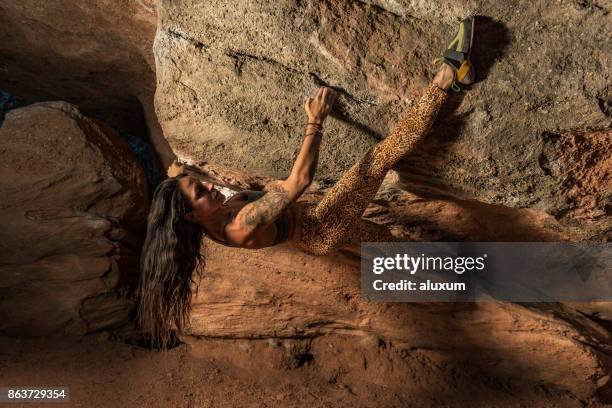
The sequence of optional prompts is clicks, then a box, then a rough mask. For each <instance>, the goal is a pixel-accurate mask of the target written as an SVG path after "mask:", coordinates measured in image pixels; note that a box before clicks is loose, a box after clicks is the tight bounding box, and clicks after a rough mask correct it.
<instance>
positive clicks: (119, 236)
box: [0, 102, 148, 335]
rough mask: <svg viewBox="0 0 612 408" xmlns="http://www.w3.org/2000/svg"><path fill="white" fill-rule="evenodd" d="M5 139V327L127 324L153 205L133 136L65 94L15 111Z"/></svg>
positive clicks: (1, 241) (78, 329)
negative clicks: (126, 137) (128, 138)
mask: <svg viewBox="0 0 612 408" xmlns="http://www.w3.org/2000/svg"><path fill="white" fill-rule="evenodd" d="M0 140H2V142H1V144H0V150H1V151H2V163H1V164H0V197H1V198H0V207H1V209H2V211H1V212H0V224H1V225H2V229H1V230H0V315H2V319H1V321H0V333H4V334H10V335H45V334H51V333H55V332H61V331H66V332H69V333H75V334H84V333H87V332H91V331H97V330H101V329H106V328H112V327H116V326H118V325H121V324H123V323H125V322H126V321H127V319H128V315H129V312H130V310H131V308H132V306H133V297H129V296H128V295H129V293H124V292H125V291H126V290H129V288H130V285H132V284H133V283H134V279H135V278H137V276H138V268H137V254H138V247H139V243H140V240H141V239H142V233H143V227H144V218H145V215H146V212H147V207H148V206H147V191H146V183H145V179H144V174H143V172H142V170H141V169H140V167H139V165H138V163H137V161H136V158H135V157H134V156H133V154H132V152H131V151H130V150H129V147H128V146H127V144H126V143H125V142H124V141H123V140H122V139H121V138H120V137H119V136H118V135H117V134H115V133H114V132H113V131H111V130H110V129H109V128H107V127H104V126H103V125H98V124H96V123H94V122H92V121H91V120H89V119H87V118H85V117H84V116H82V115H81V114H80V113H79V112H78V110H77V109H76V108H75V107H74V106H72V105H70V104H67V103H64V102H45V103H39V104H34V105H30V106H28V107H25V108H20V109H16V110H13V111H11V112H10V113H9V114H8V115H7V117H6V120H5V122H4V125H3V126H2V127H1V128H0Z"/></svg>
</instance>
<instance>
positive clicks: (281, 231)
mask: <svg viewBox="0 0 612 408" xmlns="http://www.w3.org/2000/svg"><path fill="white" fill-rule="evenodd" d="M264 194H266V192H265V191H255V190H244V191H240V192H238V193H236V195H235V196H233V197H231V198H230V199H229V200H228V202H229V201H230V200H233V199H234V198H235V197H236V196H239V195H242V196H243V197H244V198H245V199H246V202H245V205H246V204H248V203H252V202H253V201H256V200H258V199H260V198H261V197H262V196H263V195H264ZM234 217H236V214H234V215H233V216H232V217H231V218H230V219H229V220H228V221H227V222H226V223H225V225H224V226H223V241H220V240H218V239H216V238H214V237H212V236H211V235H208V237H209V238H211V239H212V240H213V241H216V242H218V243H220V244H223V245H226V246H232V245H230V244H229V243H228V242H227V236H226V235H225V227H226V226H227V224H229V223H230V222H232V221H233V220H234ZM274 224H275V225H276V237H274V243H273V245H277V244H280V243H283V242H285V241H287V240H288V239H289V233H290V231H291V217H290V215H289V211H288V210H285V211H284V212H283V213H282V214H281V216H280V217H278V218H277V219H276V221H274Z"/></svg>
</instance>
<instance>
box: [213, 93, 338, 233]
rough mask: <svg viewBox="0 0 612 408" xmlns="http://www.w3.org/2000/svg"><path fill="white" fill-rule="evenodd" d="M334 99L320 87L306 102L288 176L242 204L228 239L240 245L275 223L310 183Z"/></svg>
mask: <svg viewBox="0 0 612 408" xmlns="http://www.w3.org/2000/svg"><path fill="white" fill-rule="evenodd" d="M335 99H336V92H335V91H334V90H333V89H331V88H326V87H321V88H320V89H319V91H318V92H317V94H316V95H315V97H314V98H310V99H308V100H307V101H306V105H305V109H306V113H307V114H308V125H307V126H306V135H305V137H304V142H303V143H302V148H301V149H300V152H299V154H298V156H297V158H296V160H295V163H294V164H293V168H292V170H291V174H290V175H289V177H287V179H286V180H284V181H282V182H280V183H277V184H274V185H272V186H269V187H268V190H267V192H266V194H265V195H264V196H263V197H261V198H260V199H259V200H257V201H254V202H252V203H250V204H247V205H245V206H244V207H243V208H242V209H241V210H240V212H239V213H238V214H237V215H236V218H235V219H234V221H233V222H231V223H230V224H228V225H227V227H226V231H225V232H226V235H227V236H228V237H231V239H232V240H234V241H238V242H243V243H244V242H247V241H249V240H250V239H251V238H252V236H253V233H254V232H255V231H256V230H257V229H258V228H260V227H263V226H267V225H269V224H271V223H272V222H274V220H276V219H277V218H278V217H279V216H280V215H281V214H282V213H283V211H285V210H286V209H287V207H288V206H289V205H290V204H291V203H293V202H294V201H296V200H297V199H298V198H299V197H300V196H301V195H302V194H303V193H304V191H305V190H306V188H308V186H309V185H310V184H311V183H312V181H313V179H314V175H315V171H316V168H317V162H318V158H319V146H320V145H321V130H322V127H323V122H324V121H325V118H326V117H327V115H328V114H329V112H330V111H331V108H332V106H333V104H334V101H335Z"/></svg>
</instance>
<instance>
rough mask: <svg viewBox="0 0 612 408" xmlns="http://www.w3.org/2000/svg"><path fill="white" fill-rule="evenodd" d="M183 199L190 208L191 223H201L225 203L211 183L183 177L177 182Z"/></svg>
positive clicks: (223, 197) (222, 196) (221, 195)
mask: <svg viewBox="0 0 612 408" xmlns="http://www.w3.org/2000/svg"><path fill="white" fill-rule="evenodd" d="M178 184H179V188H180V190H181V193H182V194H183V197H185V199H186V200H187V202H188V203H189V205H190V207H191V216H190V220H191V221H195V222H198V221H203V220H205V219H206V218H208V217H209V216H211V215H212V214H214V213H215V211H217V210H218V209H219V208H220V207H221V206H222V205H223V203H224V202H225V196H224V195H223V194H221V193H220V192H219V191H218V190H216V189H215V185H214V184H213V183H207V182H205V181H200V180H198V179H197V178H195V177H191V176H185V177H181V178H180V179H179V181H178Z"/></svg>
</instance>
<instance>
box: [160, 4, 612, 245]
mask: <svg viewBox="0 0 612 408" xmlns="http://www.w3.org/2000/svg"><path fill="white" fill-rule="evenodd" d="M468 13H477V14H478V15H479V16H481V17H479V18H478V20H477V31H476V40H475V41H476V46H475V50H474V51H475V53H474V60H475V64H476V67H477V69H478V76H479V83H477V84H476V85H475V86H473V87H472V89H471V90H470V91H469V92H466V93H462V94H461V95H454V96H452V97H451V101H449V103H448V104H447V106H446V108H445V109H444V110H443V112H442V113H441V115H440V120H439V121H438V123H437V124H436V127H435V129H434V130H433V132H432V134H431V135H429V136H428V138H427V140H426V141H425V142H424V143H423V144H422V146H419V148H418V149H417V150H416V151H415V152H414V154H413V155H411V156H410V157H408V158H407V160H406V161H405V162H404V163H402V164H401V165H400V166H398V170H399V171H400V173H401V180H402V182H403V183H404V186H405V187H406V188H408V189H410V190H412V191H413V192H417V193H419V194H421V195H431V194H445V195H454V196H458V197H460V198H468V199H475V200H478V201H482V202H485V203H490V204H499V205H504V206H508V207H514V208H517V207H519V208H520V207H531V208H534V209H537V210H540V211H544V212H547V213H549V214H553V215H554V216H556V217H557V219H559V220H560V221H562V222H563V223H566V224H567V225H578V226H580V227H581V228H583V229H584V231H582V233H581V234H578V235H579V237H580V238H581V239H584V238H593V237H598V238H601V237H602V236H604V235H605V234H606V232H607V231H608V230H609V229H610V222H609V219H604V218H603V217H600V216H592V217H590V216H587V217H586V218H585V217H583V218H582V219H581V221H580V222H578V224H576V223H574V218H575V217H573V216H571V215H569V214H570V213H571V214H575V213H576V212H579V213H581V214H586V213H589V212H590V213H591V214H595V213H599V214H601V213H605V212H606V211H607V210H605V208H604V207H605V205H604V204H603V201H605V200H603V201H598V204H596V207H597V209H596V210H594V212H593V211H591V210H592V209H593V208H592V207H590V206H591V204H585V203H584V201H582V202H581V201H580V200H576V199H575V192H572V191H574V190H575V188H576V187H575V186H578V187H577V188H578V189H580V188H581V187H580V186H579V185H578V184H579V183H577V182H575V183H574V185H572V186H568V183H570V184H571V183H572V182H571V181H570V179H571V177H569V176H568V173H567V172H565V171H551V166H552V167H555V166H556V167H558V168H559V169H562V168H566V169H568V168H569V167H572V166H573V165H572V163H575V162H580V161H583V162H584V163H585V165H586V161H585V160H587V161H588V160H589V159H588V158H587V157H592V156H593V155H598V154H599V153H598V152H599V151H600V149H601V148H602V147H603V148H604V149H607V148H606V147H605V146H609V141H610V132H609V131H604V132H603V133H584V132H583V131H585V130H593V129H609V127H610V123H611V122H610V109H609V106H610V100H611V94H610V92H611V88H610V83H611V82H612V81H611V79H612V78H611V77H610V70H609V69H607V67H610V66H612V52H611V50H612V44H611V41H610V38H612V35H611V34H612V31H611V29H610V27H612V24H611V23H612V14H611V13H609V5H607V4H603V3H602V4H599V3H597V4H596V3H594V2H583V1H575V0H562V1H557V2H553V3H551V2H547V1H531V2H524V1H510V2H497V1H485V2H461V3H457V2H435V3H434V2H425V1H399V2H387V1H372V2H362V1H348V0H343V1H306V2H293V1H283V2H273V3H268V2H256V1H242V2H238V3H236V2H229V1H228V2H215V3H208V2H191V1H163V0H162V1H161V2H160V5H159V15H160V23H159V25H158V30H157V35H156V40H155V44H154V51H155V55H156V66H157V69H156V72H157V84H158V87H157V91H156V110H157V114H158V117H159V119H160V122H161V125H162V127H163V129H164V134H165V136H166V138H167V139H168V141H169V142H170V144H171V146H172V148H173V149H174V151H175V152H176V154H177V155H178V156H179V157H180V158H181V159H183V160H186V161H189V162H192V163H202V162H209V163H216V164H219V165H224V166H227V167H230V168H233V169H234V170H241V171H244V172H246V173H255V174H261V175H266V176H270V177H274V178H282V177H285V176H286V175H287V174H288V172H289V170H290V166H291V164H292V160H293V159H294V158H295V155H296V153H297V149H298V147H299V145H300V141H301V137H302V134H303V130H304V122H305V114H304V112H303V107H302V106H303V102H304V99H305V98H306V97H307V96H308V95H309V94H312V93H313V92H314V91H315V90H316V88H317V87H318V86H319V85H329V86H333V87H335V88H337V89H338V90H339V91H340V98H339V102H338V108H337V109H336V112H334V118H332V119H330V120H329V121H328V123H327V126H326V136H325V142H324V144H323V146H322V152H321V156H320V165H319V170H318V176H317V177H318V179H319V181H321V182H323V183H324V184H325V183H327V184H329V183H331V182H333V181H334V180H336V179H337V178H338V177H339V176H340V175H341V174H342V172H343V171H344V170H346V169H347V168H348V167H349V166H350V165H351V164H352V163H354V161H355V160H356V159H357V158H358V157H359V156H360V155H362V154H363V153H364V152H365V151H366V150H367V149H368V148H369V147H370V146H371V145H372V144H373V143H375V142H376V141H378V140H380V139H381V138H382V137H384V135H385V134H386V133H387V131H388V129H389V128H390V127H391V126H392V124H393V122H394V121H395V120H396V119H397V118H398V115H400V113H401V112H402V111H404V110H405V109H407V108H409V107H410V105H412V104H413V103H414V102H415V100H416V98H418V96H419V94H420V92H421V90H422V89H423V87H424V85H425V84H426V83H427V81H428V80H429V79H430V78H431V76H432V74H433V72H434V68H433V66H432V65H431V61H432V59H433V58H434V57H436V56H439V55H440V53H441V52H442V50H443V49H444V47H445V45H446V44H447V42H448V39H449V38H451V37H452V35H453V34H454V32H455V30H456V26H457V22H458V21H459V19H461V18H463V17H465V16H466V15H467V14H468ZM576 132H579V133H580V134H581V135H582V136H581V138H582V139H581V140H583V141H584V143H581V146H580V148H579V149H574V150H573V151H571V152H567V151H563V150H557V151H556V152H555V153H553V152H552V151H553V150H554V149H555V148H559V147H560V146H561V145H559V144H558V143H556V142H552V140H553V139H564V138H566V137H570V138H571V136H565V135H571V134H575V133H576ZM551 136H552V137H551ZM589 149H590V150H589ZM579 151H580V152H579ZM605 151H606V152H607V151H608V150H605ZM551 153H552V155H551ZM551 157H552V160H553V161H554V163H553V164H551V163H550V162H549V160H550V159H551ZM605 163H607V162H605ZM604 166H605V168H606V170H605V172H606V174H607V176H606V177H603V178H601V179H599V181H597V182H595V183H596V184H597V185H596V186H593V188H594V189H596V190H597V191H599V192H601V196H602V197H609V196H610V183H609V174H610V167H609V163H607V164H604ZM567 171H570V170H569V169H568V170H567ZM581 203H582V204H581ZM583 205H586V207H583ZM589 208H590V209H589ZM608 212H609V211H608ZM589 217H590V218H589ZM607 218H609V217H607Z"/></svg>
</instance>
